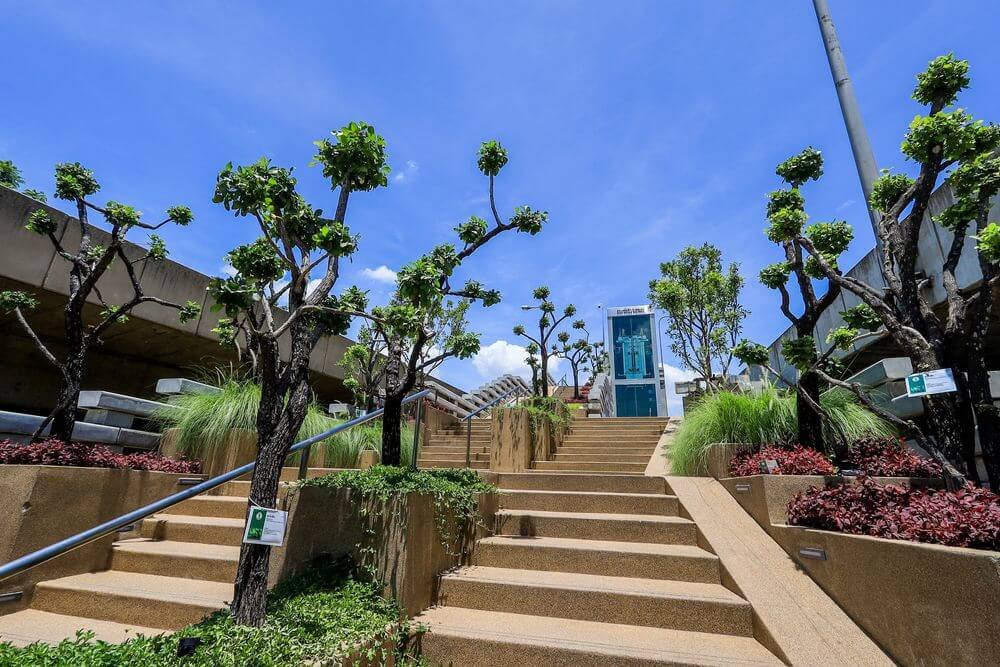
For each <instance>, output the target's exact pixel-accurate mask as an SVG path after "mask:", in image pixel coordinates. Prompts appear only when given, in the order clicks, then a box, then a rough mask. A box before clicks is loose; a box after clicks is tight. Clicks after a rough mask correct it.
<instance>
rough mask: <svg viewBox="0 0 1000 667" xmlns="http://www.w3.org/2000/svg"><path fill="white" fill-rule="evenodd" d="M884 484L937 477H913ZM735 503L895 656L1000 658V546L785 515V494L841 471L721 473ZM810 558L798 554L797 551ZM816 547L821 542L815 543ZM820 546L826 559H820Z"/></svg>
mask: <svg viewBox="0 0 1000 667" xmlns="http://www.w3.org/2000/svg"><path fill="white" fill-rule="evenodd" d="M877 479H878V481H879V482H881V483H896V484H900V483H902V484H910V485H918V484H919V485H925V484H931V485H936V484H939V483H938V482H937V481H936V480H924V479H916V478H913V479H911V478H896V477H888V478H877ZM720 481H721V483H722V485H723V486H725V487H726V488H727V489H728V490H729V492H730V493H732V495H733V497H734V498H735V499H736V500H737V502H739V503H740V505H741V506H742V507H743V508H744V509H745V510H746V511H747V512H748V513H749V514H750V515H751V516H752V517H753V518H754V519H755V520H756V521H757V522H758V523H759V524H760V525H761V526H762V527H763V528H764V529H765V530H766V531H767V532H768V533H769V534H770V535H771V537H772V538H774V540H775V541H776V542H777V543H778V544H779V545H781V547H782V548H783V549H784V550H785V551H786V552H787V553H788V554H789V555H790V556H791V557H792V559H793V560H794V561H795V562H796V563H797V564H798V566H800V567H801V568H802V569H804V570H805V571H806V572H807V573H808V574H809V576H810V577H812V579H813V580H814V581H816V583H817V584H819V585H820V587H821V588H823V590H824V591H825V592H826V593H827V594H828V595H829V596H830V597H831V598H833V599H834V600H835V601H836V602H837V604H839V605H840V607H841V608H842V609H843V610H844V611H845V612H847V614H848V615H849V616H850V617H851V619H852V620H854V622H855V623H857V624H858V625H859V626H861V628H862V629H864V630H865V632H867V633H868V634H869V635H870V636H871V637H872V638H873V639H874V640H875V641H876V642H878V644H879V645H880V646H881V647H882V648H883V649H884V650H885V651H886V652H888V653H889V654H890V655H892V657H893V659H895V660H896V661H898V662H900V663H901V664H904V665H995V664H1000V614H998V613H997V608H996V602H997V600H998V599H1000V552H995V551H983V550H978V549H963V548H957V547H945V546H940V545H936V544H921V543H916V542H905V541H902V540H887V539H882V538H877V537H867V536H862V535H847V534H844V533H835V532H830V531H823V530H813V529H809V528H802V527H799V526H788V525H786V524H785V521H786V517H787V513H786V507H787V505H788V501H789V499H790V498H791V497H792V496H793V495H795V494H796V493H799V492H801V491H804V490H806V489H808V488H809V487H810V486H820V487H822V486H824V485H825V484H828V483H839V482H840V481H842V478H824V477H820V476H811V475H801V476H799V475H755V476H753V477H739V478H730V479H724V480H720ZM803 549H806V550H807V551H806V553H808V554H812V555H813V556H814V557H808V556H804V555H803V554H802V552H801V550H803ZM816 550H819V551H816ZM820 554H822V556H823V557H822V558H817V557H815V556H818V555H820Z"/></svg>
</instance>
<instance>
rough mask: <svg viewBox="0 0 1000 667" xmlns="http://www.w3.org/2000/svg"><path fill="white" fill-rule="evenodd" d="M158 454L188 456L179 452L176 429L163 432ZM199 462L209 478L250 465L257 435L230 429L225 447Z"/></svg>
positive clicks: (252, 432) (199, 457)
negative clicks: (246, 464)
mask: <svg viewBox="0 0 1000 667" xmlns="http://www.w3.org/2000/svg"><path fill="white" fill-rule="evenodd" d="M160 453H161V454H163V455H164V456H169V457H171V458H178V457H180V456H188V455H187V454H186V453H185V452H182V451H181V450H180V445H179V443H178V442H177V429H175V428H168V429H167V430H165V431H164V432H163V437H162V438H161V441H160ZM189 458H198V459H200V460H201V469H202V472H204V473H205V474H206V475H208V476H209V477H213V476H215V475H221V474H222V473H224V472H229V471H230V470H232V469H233V468H238V467H239V466H241V465H243V464H245V463H250V462H251V461H254V460H255V459H256V458H257V433H256V432H255V431H249V430H246V429H232V430H230V431H229V435H228V436H227V437H226V442H225V445H224V446H223V447H221V448H216V449H214V450H212V451H211V452H207V453H206V454H204V455H201V456H197V457H190V456H189Z"/></svg>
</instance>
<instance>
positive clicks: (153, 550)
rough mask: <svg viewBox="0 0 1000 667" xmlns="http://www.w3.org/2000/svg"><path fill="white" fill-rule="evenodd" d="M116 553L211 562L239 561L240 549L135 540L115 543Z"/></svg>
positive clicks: (212, 545) (219, 545) (144, 539)
mask: <svg viewBox="0 0 1000 667" xmlns="http://www.w3.org/2000/svg"><path fill="white" fill-rule="evenodd" d="M114 549H115V550H116V551H122V552H131V553H137V554H148V555H154V556H184V557H188V558H204V559H211V560H231V561H238V560H239V559H240V547H234V546H227V545H224V544H205V543H202V542H176V541H174V540H149V539H146V538H137V539H132V540H123V541H121V542H115V544H114Z"/></svg>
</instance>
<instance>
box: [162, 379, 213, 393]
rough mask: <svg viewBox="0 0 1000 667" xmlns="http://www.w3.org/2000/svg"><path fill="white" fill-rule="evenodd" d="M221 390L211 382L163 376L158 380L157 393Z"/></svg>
mask: <svg viewBox="0 0 1000 667" xmlns="http://www.w3.org/2000/svg"><path fill="white" fill-rule="evenodd" d="M219 391H221V390H220V389H219V388H218V387H213V386H212V385H210V384H205V383H203V382H197V381H195V380H188V379H187V378H163V379H162V380H157V381H156V393H157V394H159V395H160V396H176V395H177V394H217V393H219Z"/></svg>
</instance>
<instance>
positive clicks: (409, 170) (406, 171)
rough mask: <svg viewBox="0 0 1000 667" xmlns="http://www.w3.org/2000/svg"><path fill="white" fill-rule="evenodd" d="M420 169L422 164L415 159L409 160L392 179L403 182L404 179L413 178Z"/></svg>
mask: <svg viewBox="0 0 1000 667" xmlns="http://www.w3.org/2000/svg"><path fill="white" fill-rule="evenodd" d="M419 170H420V165H418V164H417V163H416V162H414V161H413V160H407V161H406V166H405V167H403V168H402V169H400V170H399V171H398V172H396V175H395V176H393V177H392V180H393V181H395V182H396V183H402V182H403V181H406V180H409V179H411V178H413V176H414V175H415V174H416V173H417V171H419Z"/></svg>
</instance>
